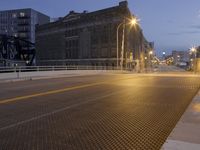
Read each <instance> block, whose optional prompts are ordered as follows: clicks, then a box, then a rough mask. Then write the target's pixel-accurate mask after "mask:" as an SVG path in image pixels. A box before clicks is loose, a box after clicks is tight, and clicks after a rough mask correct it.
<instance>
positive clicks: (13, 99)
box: [0, 82, 105, 105]
mask: <svg viewBox="0 0 200 150" xmlns="http://www.w3.org/2000/svg"><path fill="white" fill-rule="evenodd" d="M103 83H105V82H98V83H91V84H85V85H78V86H73V87H68V88H63V89H58V90H52V91H47V92H42V93H37V94H31V95H25V96H19V97H15V98H9V99H5V100H0V105H1V104H6V103H9V102H14V101H19V100H25V99H29V98H34V97H39V96H45V95H50V94H56V93H62V92H67V91H72V90H76V89H82V88H86V87H91V86H96V85H100V84H103Z"/></svg>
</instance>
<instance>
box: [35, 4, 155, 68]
mask: <svg viewBox="0 0 200 150" xmlns="http://www.w3.org/2000/svg"><path fill="white" fill-rule="evenodd" d="M132 17H134V16H133V14H132V13H131V12H130V10H129V8H128V3H127V1H123V2H120V3H119V5H118V6H115V7H111V8H107V9H102V10H98V11H94V12H87V11H84V12H82V13H77V12H74V11H70V12H69V14H68V15H66V16H65V17H63V18H62V19H60V20H58V21H56V22H52V23H49V24H45V25H42V26H38V27H37V29H36V49H37V57H36V58H37V64H38V65H93V66H116V65H117V50H116V47H117V38H116V37H117V27H118V25H119V24H121V23H122V22H123V21H124V20H125V19H124V18H132ZM124 27H125V30H124V32H123V26H121V27H120V28H119V42H118V47H119V58H123V59H121V62H122V60H123V66H124V67H127V66H138V67H140V68H143V67H144V58H145V55H146V54H148V52H147V51H148V50H149V47H151V46H149V42H147V40H146V39H145V38H144V36H143V33H142V30H141V28H140V27H139V25H136V26H134V27H133V26H132V27H131V25H130V24H128V23H127V21H126V26H124ZM123 33H124V40H123ZM123 41H124V53H122V52H121V50H122V45H123V44H122V43H123ZM119 62H120V61H119Z"/></svg>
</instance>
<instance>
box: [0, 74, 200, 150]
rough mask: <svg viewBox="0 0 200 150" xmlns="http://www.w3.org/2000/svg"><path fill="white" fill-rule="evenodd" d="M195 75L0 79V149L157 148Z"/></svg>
mask: <svg viewBox="0 0 200 150" xmlns="http://www.w3.org/2000/svg"><path fill="white" fill-rule="evenodd" d="M199 81H200V78H198V77H191V76H184V77H182V76H169V75H162V76H154V75H146V76H145V75H132V74H116V75H91V76H89V75H88V76H82V77H68V78H55V79H45V80H44V79H41V80H32V81H20V82H10V83H1V84H0V89H1V90H0V150H66V149H70V150H77V149H86V150H89V149H92V150H94V149H148V150H149V149H160V148H161V146H162V145H163V143H164V142H165V140H166V138H167V137H168V135H169V134H170V132H171V131H172V129H173V128H174V126H175V125H176V123H177V121H178V120H179V119H180V117H181V115H182V114H183V112H184V111H185V109H186V108H187V106H188V104H189V103H190V102H191V100H192V98H193V97H194V96H195V94H196V93H197V92H198V89H199V86H200V85H199V83H200V82H199Z"/></svg>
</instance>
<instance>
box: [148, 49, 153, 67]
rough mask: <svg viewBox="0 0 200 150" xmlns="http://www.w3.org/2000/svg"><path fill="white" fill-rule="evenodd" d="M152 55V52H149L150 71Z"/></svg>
mask: <svg viewBox="0 0 200 150" xmlns="http://www.w3.org/2000/svg"><path fill="white" fill-rule="evenodd" d="M152 55H153V51H152V50H151V51H149V65H150V70H152V62H151V61H152Z"/></svg>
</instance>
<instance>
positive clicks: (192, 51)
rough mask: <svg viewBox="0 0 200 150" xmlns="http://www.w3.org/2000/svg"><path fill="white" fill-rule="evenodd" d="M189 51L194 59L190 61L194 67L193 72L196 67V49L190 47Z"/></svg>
mask: <svg viewBox="0 0 200 150" xmlns="http://www.w3.org/2000/svg"><path fill="white" fill-rule="evenodd" d="M190 51H191V53H192V54H194V55H193V56H194V59H191V60H192V61H191V62H192V64H193V67H194V71H195V69H196V67H197V60H196V57H197V56H196V55H197V49H196V48H195V47H192V48H190ZM194 62H195V64H194Z"/></svg>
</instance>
